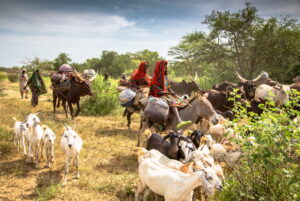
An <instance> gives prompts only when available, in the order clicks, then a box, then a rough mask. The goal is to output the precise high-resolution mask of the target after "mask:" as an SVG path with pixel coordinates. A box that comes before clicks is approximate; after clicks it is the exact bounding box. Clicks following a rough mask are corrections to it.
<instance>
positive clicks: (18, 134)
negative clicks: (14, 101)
mask: <svg viewBox="0 0 300 201" xmlns="http://www.w3.org/2000/svg"><path fill="white" fill-rule="evenodd" d="M13 119H14V120H15V124H14V144H15V145H16V146H17V149H18V151H19V149H20V146H22V147H23V152H24V154H25V155H26V156H27V162H29V163H32V162H33V161H34V159H35V167H36V168H39V162H40V158H42V157H43V152H45V154H46V160H47V161H46V163H47V167H49V168H50V167H51V164H52V163H53V159H54V142H55V140H56V136H55V134H54V132H53V131H52V129H51V128H49V127H48V126H46V125H41V121H40V118H39V117H38V116H37V113H31V114H29V115H28V116H27V117H26V119H25V121H23V122H21V121H17V119H16V118H15V117H14V118H13ZM74 129H75V128H71V127H70V126H67V125H65V131H64V133H63V135H62V137H61V140H60V142H61V147H62V150H63V152H64V153H65V154H66V166H65V176H64V179H63V183H62V184H63V185H65V184H66V183H67V174H68V172H69V165H70V162H71V161H72V160H73V161H74V164H75V166H76V169H77V173H76V177H77V178H79V177H80V174H79V153H80V151H81V148H82V139H81V138H80V137H79V135H78V134H77V133H76V131H75V130H74ZM26 147H27V150H26ZM27 151H28V152H27Z"/></svg>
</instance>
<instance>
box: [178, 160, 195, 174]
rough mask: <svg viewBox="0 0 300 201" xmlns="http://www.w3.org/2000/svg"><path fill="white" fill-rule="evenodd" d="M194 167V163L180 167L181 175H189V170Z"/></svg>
mask: <svg viewBox="0 0 300 201" xmlns="http://www.w3.org/2000/svg"><path fill="white" fill-rule="evenodd" d="M193 166H194V162H189V163H187V164H184V165H182V166H181V167H180V171H181V172H183V173H189V172H190V169H191V168H192V167H193Z"/></svg>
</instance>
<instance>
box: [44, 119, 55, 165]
mask: <svg viewBox="0 0 300 201" xmlns="http://www.w3.org/2000/svg"><path fill="white" fill-rule="evenodd" d="M42 128H43V129H44V135H43V139H42V148H41V158H43V148H44V147H45V153H46V158H47V166H46V167H49V168H50V167H51V163H53V158H54V142H55V140H56V137H55V134H54V132H53V131H52V129H51V128H49V127H48V126H46V125H42Z"/></svg>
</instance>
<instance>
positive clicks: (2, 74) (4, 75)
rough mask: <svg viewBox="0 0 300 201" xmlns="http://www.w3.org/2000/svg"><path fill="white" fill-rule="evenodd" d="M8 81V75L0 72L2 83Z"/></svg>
mask: <svg viewBox="0 0 300 201" xmlns="http://www.w3.org/2000/svg"><path fill="white" fill-rule="evenodd" d="M6 79H7V74H6V73H5V72H1V71H0V82H1V81H4V80H6Z"/></svg>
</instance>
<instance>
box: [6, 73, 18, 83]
mask: <svg viewBox="0 0 300 201" xmlns="http://www.w3.org/2000/svg"><path fill="white" fill-rule="evenodd" d="M7 78H8V80H9V81H10V82H17V81H18V80H19V75H18V73H13V72H11V73H7Z"/></svg>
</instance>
